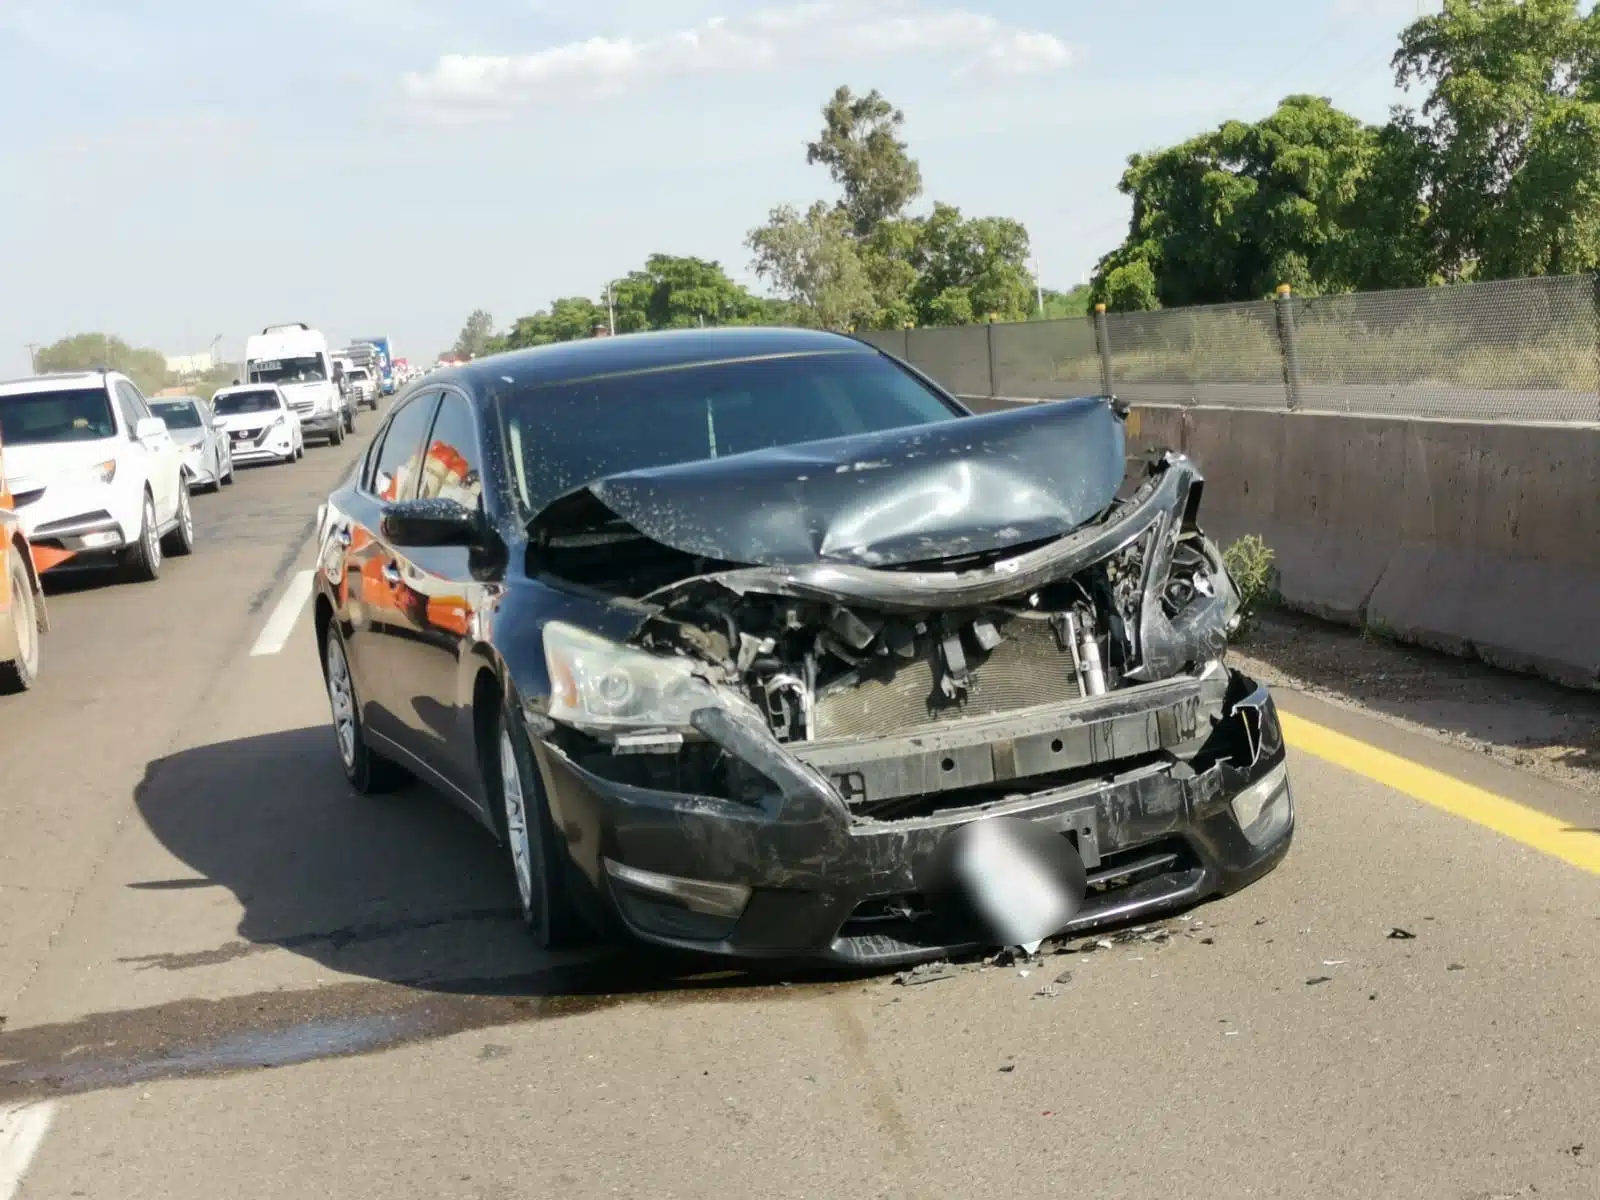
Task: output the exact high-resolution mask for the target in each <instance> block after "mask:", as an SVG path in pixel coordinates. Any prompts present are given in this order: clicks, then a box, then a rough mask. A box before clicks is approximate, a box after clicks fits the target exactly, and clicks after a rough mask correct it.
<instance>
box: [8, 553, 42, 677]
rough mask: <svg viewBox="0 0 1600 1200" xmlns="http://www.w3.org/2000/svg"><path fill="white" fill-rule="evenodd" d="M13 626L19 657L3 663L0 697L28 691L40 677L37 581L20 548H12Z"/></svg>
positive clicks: (10, 572)
mask: <svg viewBox="0 0 1600 1200" xmlns="http://www.w3.org/2000/svg"><path fill="white" fill-rule="evenodd" d="M10 558H11V570H10V571H9V572H8V574H9V576H10V578H9V580H8V586H9V587H10V588H11V623H12V628H13V633H14V634H15V637H16V643H17V657H16V658H14V659H12V660H11V661H9V662H0V694H4V695H15V694H16V693H17V692H25V691H27V690H28V689H29V688H31V687H32V686H33V685H34V682H35V681H36V680H37V679H38V678H39V610H38V607H37V603H36V601H35V599H34V595H33V580H32V579H30V578H29V577H28V568H27V567H25V566H23V564H22V559H21V557H20V556H19V555H18V553H17V550H16V547H14V546H13V547H12V549H11V554H10Z"/></svg>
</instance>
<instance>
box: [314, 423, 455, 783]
mask: <svg viewBox="0 0 1600 1200" xmlns="http://www.w3.org/2000/svg"><path fill="white" fill-rule="evenodd" d="M438 401H439V393H438V392H437V391H431V392H426V393H420V394H418V395H416V396H412V397H410V398H409V399H408V400H407V401H406V403H405V404H403V405H401V406H400V407H399V408H397V409H395V410H394V412H392V413H391V414H390V416H389V419H388V421H387V422H386V423H385V425H384V428H383V429H382V430H380V431H379V434H378V437H377V438H376V439H374V446H373V450H372V451H371V454H370V458H369V461H368V462H367V464H366V468H365V470H364V472H363V475H362V478H361V479H360V481H359V482H358V483H357V485H356V487H355V488H354V489H352V492H351V495H350V498H349V506H348V507H349V511H348V512H347V513H346V514H345V521H346V525H344V526H343V527H338V528H335V529H333V530H331V531H330V535H331V536H332V537H334V538H335V539H337V540H338V541H340V542H342V543H346V549H345V567H344V578H345V580H346V587H347V596H346V604H347V605H348V610H349V618H348V620H349V630H350V633H349V638H348V648H349V652H350V666H351V671H352V672H353V675H354V679H355V684H356V694H357V695H358V696H359V697H360V699H361V708H362V717H361V719H362V722H363V724H364V725H365V727H366V729H367V730H368V731H369V732H370V733H373V734H376V735H378V736H379V737H381V738H383V739H385V740H388V741H390V742H392V743H394V744H396V745H398V746H399V747H400V748H401V749H402V750H404V751H406V753H407V754H409V755H418V756H420V755H419V752H418V750H417V748H416V747H415V745H414V744H413V740H412V738H411V737H410V736H409V735H408V730H409V729H410V728H411V727H412V723H411V721H410V720H408V719H407V718H406V716H405V715H404V714H403V713H402V712H401V709H402V708H403V707H404V706H406V705H407V704H408V703H409V699H410V697H409V696H408V695H407V694H406V693H407V691H408V689H407V688H406V687H405V686H403V685H399V686H397V685H396V684H395V678H396V676H397V674H404V673H405V672H407V671H408V670H409V667H408V665H407V664H408V663H409V661H410V658H411V655H412V647H413V644H414V642H415V637H416V634H417V633H418V631H419V629H420V625H419V622H418V620H417V618H416V615H415V614H416V605H415V603H414V601H413V600H412V598H411V595H410V593H409V592H408V590H407V588H406V587H405V582H404V577H403V575H402V574H401V572H400V569H399V567H398V566H397V565H396V564H395V562H394V561H393V555H392V554H390V553H389V552H388V550H387V548H386V547H385V546H384V544H383V541H382V539H381V538H380V536H379V524H380V521H381V519H382V514H383V506H384V505H385V504H387V503H390V502H392V501H395V500H405V499H409V498H410V497H412V496H414V495H415V494H416V488H417V473H418V469H419V467H420V464H421V461H422V449H423V439H424V438H425V437H426V436H427V432H428V429H429V427H430V426H431V425H432V423H433V413H434V409H435V408H436V407H437V405H438ZM346 539H348V541H346ZM424 761H425V760H424Z"/></svg>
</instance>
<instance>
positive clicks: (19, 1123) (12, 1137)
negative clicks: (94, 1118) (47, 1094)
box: [0, 1100, 56, 1200]
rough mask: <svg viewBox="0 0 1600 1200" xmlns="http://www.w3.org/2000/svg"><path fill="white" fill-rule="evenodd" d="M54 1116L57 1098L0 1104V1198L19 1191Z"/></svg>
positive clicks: (9, 1199) (2, 1198)
mask: <svg viewBox="0 0 1600 1200" xmlns="http://www.w3.org/2000/svg"><path fill="white" fill-rule="evenodd" d="M55 1116H56V1102H55V1101H54V1100H41V1101H40V1102H39V1103H37V1104H22V1105H18V1106H17V1107H15V1108H0V1200H11V1197H13V1196H15V1195H16V1194H17V1189H18V1188H20V1187H21V1186H22V1177H23V1175H24V1174H26V1173H27V1170H28V1164H30V1163H31V1162H33V1156H34V1155H35V1154H37V1153H38V1152H39V1147H40V1145H42V1144H43V1142H44V1135H45V1133H46V1132H47V1131H48V1130H49V1128H50V1122H51V1121H53V1120H55Z"/></svg>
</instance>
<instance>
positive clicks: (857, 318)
mask: <svg viewBox="0 0 1600 1200" xmlns="http://www.w3.org/2000/svg"><path fill="white" fill-rule="evenodd" d="M746 244H747V245H748V246H749V248H750V251H751V253H752V254H753V255H754V256H755V257H754V261H753V263H752V266H753V268H754V270H755V272H756V274H757V275H759V276H761V278H763V279H766V280H768V281H769V282H770V283H771V284H772V286H773V287H775V288H776V289H777V291H778V293H779V295H780V296H781V297H783V298H784V299H785V300H787V301H789V302H790V303H791V304H792V305H794V316H795V319H796V320H797V321H798V322H799V323H801V324H806V325H812V326H816V327H819V328H822V329H853V328H855V327H856V326H857V325H866V324H869V323H871V321H872V318H873V317H874V315H875V314H876V313H877V304H876V302H875V300H874V297H873V294H872V285H871V281H870V280H869V279H868V277H867V271H866V268H865V266H864V265H863V264H862V261H861V254H860V251H859V250H858V248H857V246H856V241H855V238H854V237H853V236H852V234H851V227H850V221H849V217H848V215H847V214H846V213H845V212H844V211H843V210H842V209H838V208H834V207H830V206H829V205H828V204H827V203H825V202H824V201H821V200H819V201H817V202H816V203H815V204H813V205H812V206H811V207H810V208H809V209H808V210H807V211H806V212H805V213H804V214H803V215H802V214H801V213H800V212H799V211H798V210H796V209H795V208H794V207H793V206H792V205H787V204H785V205H781V206H780V207H778V208H775V209H773V210H772V214H771V216H770V217H769V219H768V221H767V223H766V224H765V225H763V226H761V227H760V228H759V229H755V230H752V231H751V233H750V235H749V237H748V238H747V239H746Z"/></svg>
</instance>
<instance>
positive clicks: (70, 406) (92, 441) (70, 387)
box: [0, 371, 194, 580]
mask: <svg viewBox="0 0 1600 1200" xmlns="http://www.w3.org/2000/svg"><path fill="white" fill-rule="evenodd" d="M0 444H3V445H4V446H5V454H6V470H7V473H8V475H9V482H10V486H11V492H12V501H13V504H14V505H15V507H16V511H17V516H18V518H19V519H20V520H21V523H22V531H23V533H24V534H26V535H27V537H28V540H29V541H30V542H32V543H33V545H34V547H35V549H36V551H37V550H39V549H44V550H47V551H52V550H53V551H56V552H57V553H56V554H50V555H48V557H50V558H52V559H57V560H58V561H57V562H56V563H55V564H54V565H53V566H52V569H53V570H61V569H63V568H69V567H91V566H96V565H106V564H107V563H108V562H120V563H121V564H122V566H123V567H124V568H125V569H126V570H127V572H128V574H129V575H130V576H131V577H132V578H134V579H139V580H151V579H155V578H156V576H158V575H159V574H160V573H161V562H162V556H163V555H164V554H167V555H173V556H178V555H185V554H188V553H190V552H191V551H192V550H193V549H194V518H193V516H192V515H191V513H190V510H189V485H188V483H187V481H186V480H185V478H184V471H183V456H182V454H181V453H180V451H179V449H178V446H177V444H176V443H175V442H174V441H173V440H172V435H171V434H170V433H169V432H168V431H167V427H166V424H165V423H164V422H163V421H162V420H161V418H160V417H158V416H156V415H155V414H154V413H153V412H151V411H150V405H149V402H148V401H146V400H145V398H144V394H143V393H142V392H140V391H139V389H138V388H137V387H135V386H134V383H133V381H132V380H131V379H129V378H128V377H127V376H126V375H122V374H119V373H118V372H116V371H82V372H75V373H72V374H61V375H38V376H34V377H32V378H29V379H18V380H13V381H12V382H10V383H0ZM58 556H59V557H58Z"/></svg>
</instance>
